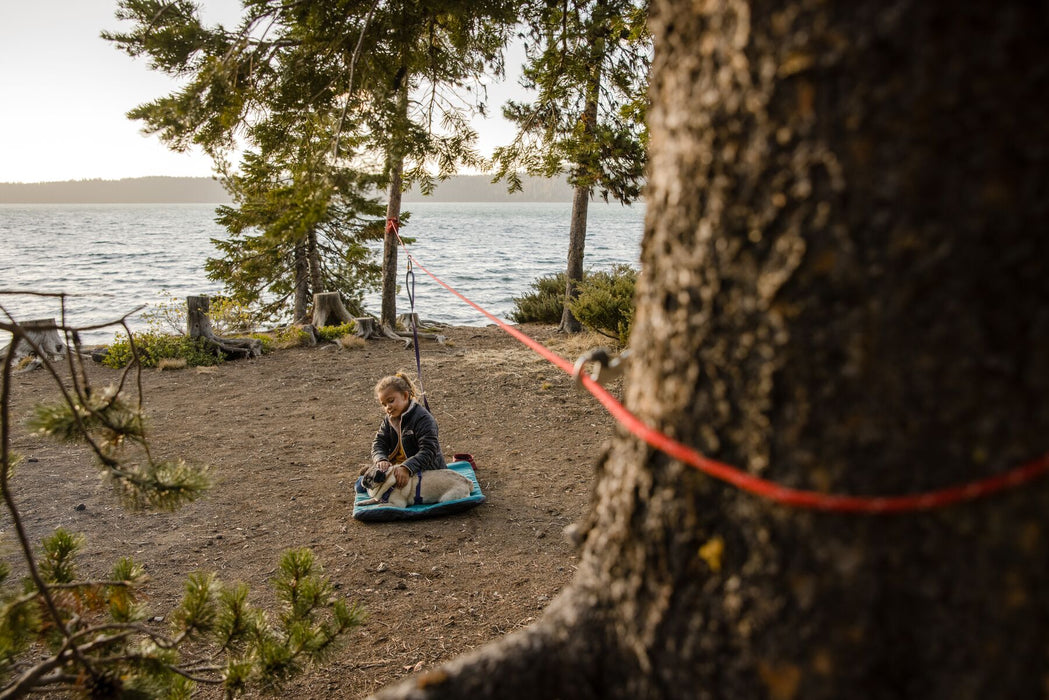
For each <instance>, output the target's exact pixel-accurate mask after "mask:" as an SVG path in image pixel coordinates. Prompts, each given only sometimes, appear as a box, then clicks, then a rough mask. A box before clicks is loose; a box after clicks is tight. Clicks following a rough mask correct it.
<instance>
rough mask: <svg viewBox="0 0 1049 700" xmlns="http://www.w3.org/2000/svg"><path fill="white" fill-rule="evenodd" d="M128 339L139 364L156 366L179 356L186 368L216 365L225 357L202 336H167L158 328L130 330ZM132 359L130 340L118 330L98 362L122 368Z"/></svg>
mask: <svg viewBox="0 0 1049 700" xmlns="http://www.w3.org/2000/svg"><path fill="white" fill-rule="evenodd" d="M132 338H133V339H134V341H135V350H136V351H137V352H138V359H139V362H140V363H141V364H142V366H143V367H156V366H157V365H158V364H159V363H160V361H161V360H163V359H182V360H185V361H186V364H187V365H189V366H190V367H200V366H208V365H217V364H219V363H221V362H222V361H223V360H224V359H225V358H223V356H222V354H221V353H217V352H215V350H214V349H213V348H212V347H211V345H210V344H209V343H208V341H206V340H204V339H203V338H190V337H188V336H184V335H169V334H166V333H160V332H158V331H146V332H144V333H134V334H132ZM133 359H134V356H133V354H132V352H131V340H130V339H129V338H128V337H127V335H126V334H123V333H121V334H118V335H117V337H116V338H115V339H114V340H113V343H112V344H111V345H110V346H109V347H108V348H107V351H106V355H105V357H104V358H103V359H102V364H104V365H105V366H106V367H113V368H116V369H119V368H121V367H126V366H127V365H128V364H129V363H130V362H131V361H132V360H133Z"/></svg>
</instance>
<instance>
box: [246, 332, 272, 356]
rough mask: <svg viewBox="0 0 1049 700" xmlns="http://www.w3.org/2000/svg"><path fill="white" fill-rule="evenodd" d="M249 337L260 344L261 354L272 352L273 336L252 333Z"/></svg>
mask: <svg viewBox="0 0 1049 700" xmlns="http://www.w3.org/2000/svg"><path fill="white" fill-rule="evenodd" d="M251 337H252V338H254V339H255V340H257V341H259V342H260V343H262V354H263V355H265V354H266V353H268V352H273V346H274V341H273V336H272V335H270V334H269V333H252V334H251Z"/></svg>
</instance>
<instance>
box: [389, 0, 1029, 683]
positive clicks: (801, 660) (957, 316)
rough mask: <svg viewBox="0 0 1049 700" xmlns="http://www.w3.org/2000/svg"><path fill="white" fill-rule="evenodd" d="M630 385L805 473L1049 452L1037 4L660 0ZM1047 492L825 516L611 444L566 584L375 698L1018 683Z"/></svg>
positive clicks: (865, 485)
mask: <svg viewBox="0 0 1049 700" xmlns="http://www.w3.org/2000/svg"><path fill="white" fill-rule="evenodd" d="M651 28H652V31H653V34H654V38H655V45H656V53H655V63H654V67H653V74H652V93H651V94H652V101H653V104H652V109H651V111H650V115H649V119H650V127H651V153H650V157H651V160H650V176H649V189H648V195H647V201H648V220H647V224H646V232H645V240H644V244H643V247H642V265H643V272H642V275H641V279H640V281H639V286H638V300H637V301H638V306H637V316H636V320H635V326H634V331H633V333H632V336H631V337H632V339H634V342H632V343H631V351H632V353H633V361H632V364H631V369H630V372H629V374H628V377H627V381H626V389H625V403H626V404H627V405H628V406H629V407H630V408H631V409H632V410H633V411H634V412H635V413H636V414H637V415H638V416H639V417H640V418H641V419H642V420H643V421H644V422H645V423H646V424H648V425H650V426H653V427H656V428H658V429H660V430H662V431H664V432H665V433H667V434H668V435H670V436H672V437H675V438H677V439H679V440H681V441H683V442H685V443H687V444H689V445H692V446H695V447H696V448H697V449H698V450H699V451H700V452H703V453H705V454H707V455H709V456H711V457H713V458H715V459H718V460H721V461H724V462H728V463H730V464H734V465H738V466H740V467H742V468H743V469H744V470H745V471H747V472H750V473H752V474H755V475H760V476H762V477H765V478H768V479H770V480H772V481H774V482H777V483H781V484H785V485H788V486H791V487H797V488H804V489H811V490H816V491H828V492H834V493H850V494H899V493H911V492H920V491H926V490H931V489H937V488H942V487H945V486H948V485H954V484H957V483H959V482H966V481H971V480H974V479H978V478H981V477H985V476H988V475H991V474H997V473H1002V472H1004V471H1005V470H1007V469H1008V468H1010V467H1013V466H1015V465H1018V464H1021V463H1024V462H1026V461H1028V460H1030V459H1032V458H1034V457H1036V456H1039V455H1041V454H1044V453H1045V452H1046V451H1047V450H1049V440H1047V438H1046V435H1049V405H1047V402H1046V401H1045V395H1046V392H1047V391H1049V353H1047V352H1046V347H1047V346H1049V237H1047V236H1046V235H1045V231H1046V229H1047V225H1049V206H1047V202H1049V191H1047V190H1049V177H1047V172H1049V169H1047V168H1049V163H1047V162H1046V161H1047V158H1049V155H1047V154H1049V149H1047V145H1049V144H1047V142H1049V126H1047V124H1046V122H1045V120H1044V118H1043V115H1042V114H1041V110H1038V109H1035V108H1034V105H1037V104H1041V103H1042V99H1043V96H1044V95H1045V94H1046V90H1047V88H1049V70H1047V67H1049V66H1047V64H1049V60H1047V55H1046V53H1045V51H1044V47H1045V46H1046V45H1047V42H1049V24H1047V23H1046V21H1045V16H1044V9H1042V8H1040V7H1038V6H1035V5H1030V4H1021V3H1006V4H1002V3H997V4H986V3H984V4H973V5H971V6H970V5H967V4H962V5H959V4H957V3H952V2H947V1H946V0H901V1H900V2H895V3H885V2H882V0H849V1H848V2H844V1H842V2H826V3H809V2H803V1H799V2H789V1H785V2H757V1H755V2H750V3H746V2H740V1H733V0H725V1H724V2H709V3H691V2H683V1H678V2H670V1H669V0H656V1H655V2H654V3H653V18H652V21H651ZM1047 504H1049V484H1047V483H1046V481H1044V480H1043V481H1038V482H1033V483H1030V484H1027V485H1026V486H1024V487H1022V488H1017V489H1013V490H1011V491H1008V492H1005V493H1003V494H999V495H997V496H995V497H993V498H989V499H985V500H981V501H975V502H971V503H966V504H963V505H958V506H954V507H951V508H947V509H942V510H935V511H930V512H919V513H910V514H900V515H892V516H885V515H882V516H873V515H859V516H858V515H848V514H837V513H813V512H810V511H805V510H798V509H794V508H788V507H785V506H779V505H775V504H772V503H770V502H768V501H765V500H762V499H761V498H758V497H756V496H753V495H750V494H747V493H743V492H740V491H738V490H736V489H735V488H733V487H730V486H727V485H725V484H723V483H722V482H720V481H715V480H712V479H710V478H708V477H706V476H704V475H702V474H700V473H698V472H696V471H695V470H693V469H692V468H691V467H687V466H685V465H683V464H682V463H680V462H678V461H675V460H673V459H671V458H669V457H667V456H666V455H664V454H662V453H660V452H656V451H654V450H653V449H651V448H649V447H647V446H646V445H644V444H641V443H639V442H638V441H637V440H636V439H635V438H633V437H631V436H629V435H627V434H624V433H620V434H619V435H617V436H616V437H615V439H614V440H613V443H612V445H611V448H610V451H609V453H608V456H607V457H606V458H605V459H603V460H602V461H601V463H600V465H599V468H598V473H597V475H596V487H595V496H594V505H593V508H592V511H591V513H590V515H589V516H588V518H587V520H586V522H585V523H584V524H583V525H582V526H581V528H580V534H581V536H582V537H583V554H582V561H581V564H580V567H579V573H578V574H577V577H576V579H575V580H574V582H573V583H572V584H571V586H570V587H569V588H568V589H567V590H566V591H565V592H564V593H563V594H562V596H560V597H559V598H558V599H557V600H556V601H555V602H554V603H553V604H552V605H551V606H550V608H549V610H548V611H547V613H546V615H545V616H544V618H543V619H542V620H541V621H540V622H539V623H537V624H536V625H535V626H534V627H532V628H530V629H529V630H526V631H524V632H522V633H519V634H517V635H514V636H511V637H508V638H506V639H504V640H502V641H500V642H498V643H496V644H493V645H491V646H489V647H486V648H484V649H482V650H480V651H478V652H476V653H474V654H473V655H471V656H468V657H464V658H461V659H459V660H456V661H454V662H451V663H449V664H446V665H445V666H444V667H442V668H440V669H436V670H433V671H430V672H427V673H424V674H423V675H421V676H419V677H418V678H415V679H412V680H409V681H407V682H405V683H404V684H402V685H399V686H397V687H394V688H391V689H390V690H388V691H386V692H385V693H383V694H381V696H382V697H413V698H423V697H425V698H438V697H440V698H453V697H474V698H476V697H489V698H491V697H500V698H530V697H564V698H569V697H571V698H631V699H635V698H639V697H643V698H774V699H776V700H792V699H794V698H806V699H809V698H816V699H821V698H843V697H862V698H876V699H881V698H884V699H886V700H888V699H890V698H921V699H923V700H928V699H934V700H935V699H941V698H942V699H945V700H946V699H948V698H949V699H952V700H953V699H956V698H973V699H975V698H989V697H995V698H1014V697H1015V698H1036V697H1044V696H1045V692H1046V679H1047V677H1049V656H1047V654H1046V649H1049V624H1046V620H1047V619H1049V599H1047V598H1046V596H1045V595H1044V591H1045V590H1046V587H1047V585H1049V532H1047V528H1046V518H1045V512H1046V506H1047Z"/></svg>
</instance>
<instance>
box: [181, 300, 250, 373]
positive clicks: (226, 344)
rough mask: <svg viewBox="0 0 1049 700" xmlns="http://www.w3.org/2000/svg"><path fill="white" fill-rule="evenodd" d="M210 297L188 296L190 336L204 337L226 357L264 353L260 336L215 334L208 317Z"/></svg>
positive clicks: (187, 316)
mask: <svg viewBox="0 0 1049 700" xmlns="http://www.w3.org/2000/svg"><path fill="white" fill-rule="evenodd" d="M210 305H211V301H210V299H208V297H206V296H194V297H186V308H187V310H188V313H187V315H186V330H187V331H188V332H189V337H190V338H203V339H205V340H207V341H208V342H209V343H210V344H211V345H212V346H214V348H215V350H217V351H218V352H221V353H222V354H223V355H225V356H226V357H233V358H242V357H258V356H259V355H261V354H262V341H260V340H259V339H258V338H221V337H219V336H217V335H215V331H213V330H212V328H211V319H209V318H208V308H209V307H210Z"/></svg>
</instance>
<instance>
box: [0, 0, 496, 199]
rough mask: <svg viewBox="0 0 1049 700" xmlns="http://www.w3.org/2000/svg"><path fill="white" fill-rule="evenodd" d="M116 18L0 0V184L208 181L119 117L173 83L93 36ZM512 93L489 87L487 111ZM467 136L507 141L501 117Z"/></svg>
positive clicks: (213, 8) (206, 5)
mask: <svg viewBox="0 0 1049 700" xmlns="http://www.w3.org/2000/svg"><path fill="white" fill-rule="evenodd" d="M197 4H198V5H199V6H200V7H201V12H202V15H203V17H204V20H205V22H208V23H213V22H222V23H223V24H226V25H227V26H235V25H236V23H237V18H238V17H239V14H240V2H239V0H197ZM115 12H116V0H28V1H26V0H0V182H51V181H57V180H82V179H92V178H102V179H105V180H116V179H120V178H125V177H142V176H148V175H170V176H196V177H208V176H210V175H211V174H212V170H211V161H210V160H209V159H208V158H207V157H205V156H204V155H202V154H200V153H199V152H187V153H175V152H173V151H170V150H168V149H167V148H166V147H165V146H164V145H163V144H161V142H160V139H158V138H157V137H156V136H147V135H144V134H142V133H141V132H140V130H139V124H138V122H133V121H130V120H129V119H127V117H125V116H124V115H125V114H126V113H127V112H128V110H130V109H132V108H133V107H135V106H136V105H139V104H142V103H143V102H148V101H150V100H152V99H155V98H157V97H160V96H161V95H164V94H167V93H169V92H171V91H172V90H173V89H174V88H175V87H176V83H174V82H173V81H171V80H170V79H168V78H167V77H166V76H164V75H162V74H161V73H157V72H154V71H151V70H149V68H148V66H147V63H146V61H145V60H143V59H132V58H131V57H130V56H128V55H127V54H125V53H123V52H121V51H118V50H117V49H116V48H115V47H114V46H113V45H112V44H111V43H109V42H107V41H103V40H102V39H101V38H100V37H99V33H100V32H101V31H102V30H103V29H110V30H120V29H123V28H125V27H122V26H121V25H122V23H121V22H118V21H117V19H116V17H115ZM508 62H509V61H508ZM513 92H515V89H514V86H513V81H510V84H508V85H502V86H499V85H494V86H492V87H491V88H490V89H489V111H490V112H493V113H494V114H499V111H500V109H499V108H500V106H501V105H502V103H503V102H504V101H505V100H506V99H507V98H508V95H510V94H512V93H513ZM475 128H477V129H478V132H479V134H480V140H479V144H478V145H479V147H480V149H481V151H482V152H484V153H489V152H490V151H491V149H492V148H493V147H494V146H497V145H500V144H501V143H505V141H506V140H508V139H509V138H510V137H511V135H512V130H511V129H510V128H509V127H508V126H507V125H506V123H505V122H504V121H503V120H502V119H501V118H494V119H490V120H488V121H487V122H484V123H481V122H477V123H475Z"/></svg>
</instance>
